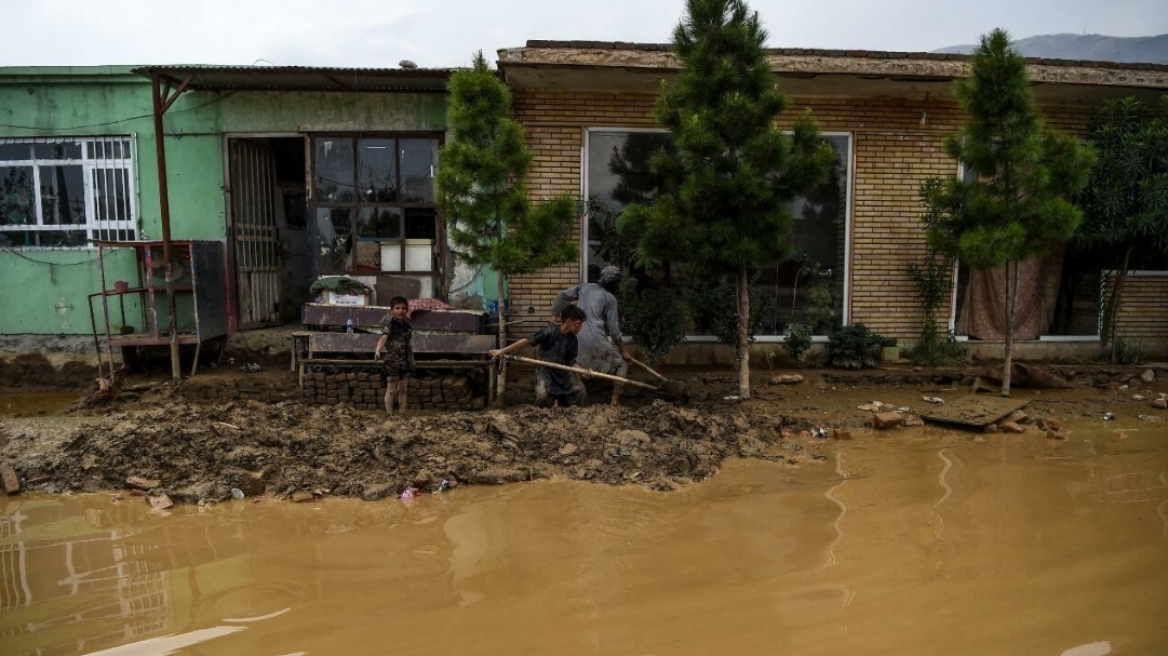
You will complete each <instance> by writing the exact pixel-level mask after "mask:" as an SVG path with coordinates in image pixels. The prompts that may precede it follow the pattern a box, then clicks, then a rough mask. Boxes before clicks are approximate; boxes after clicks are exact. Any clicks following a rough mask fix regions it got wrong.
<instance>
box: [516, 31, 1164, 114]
mask: <svg viewBox="0 0 1168 656" xmlns="http://www.w3.org/2000/svg"><path fill="white" fill-rule="evenodd" d="M767 58H768V59H769V61H770V64H771V68H772V70H774V72H775V75H776V77H777V78H778V79H779V84H780V86H781V87H782V89H783V90H784V91H785V92H786V93H788V94H790V95H791V96H794V97H799V98H900V99H909V100H919V99H925V98H929V97H931V98H933V99H940V98H946V97H949V96H950V95H951V91H950V85H951V83H952V82H953V80H955V79H957V78H961V77H966V76H968V72H969V61H970V58H969V57H968V56H966V55H953V54H937V53H909V52H872V51H843V50H803V49H782V50H769V51H767ZM1027 61H1028V65H1029V69H1030V78H1031V81H1032V82H1033V84H1034V87H1035V96H1036V99H1037V101H1038V102H1039V103H1040V104H1045V105H1086V106H1096V105H1098V104H1099V103H1100V102H1101V101H1102V100H1104V99H1106V98H1112V97H1116V96H1126V95H1135V96H1140V97H1145V98H1148V99H1153V98H1155V97H1156V96H1159V95H1162V94H1163V93H1165V91H1168V66H1163V65H1157V64H1114V63H1109V62H1084V61H1067V60H1048V59H1030V60H1027ZM679 68H680V65H679V63H678V60H677V58H676V56H675V55H674V54H673V52H672V51H671V49H670V47H669V46H668V45H664V44H628V43H596V42H552V41H529V42H528V45H527V46H526V47H524V48H509V49H503V50H500V51H499V69H500V70H501V71H503V73H504V75H505V78H506V80H507V82H508V83H509V84H511V85H512V86H514V87H516V88H520V89H524V88H529V89H550V90H584V91H626V92H640V93H655V92H656V91H657V90H658V89H659V88H660V84H661V80H663V79H668V78H669V77H672V76H673V75H676V74H677V72H678V70H679Z"/></svg>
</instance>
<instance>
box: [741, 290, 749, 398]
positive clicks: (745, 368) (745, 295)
mask: <svg viewBox="0 0 1168 656" xmlns="http://www.w3.org/2000/svg"><path fill="white" fill-rule="evenodd" d="M738 398H740V399H743V400H745V399H749V398H750V279H749V278H748V277H747V273H746V269H740V270H739V271H738Z"/></svg>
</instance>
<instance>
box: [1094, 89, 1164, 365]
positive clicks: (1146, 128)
mask: <svg viewBox="0 0 1168 656" xmlns="http://www.w3.org/2000/svg"><path fill="white" fill-rule="evenodd" d="M1160 100H1161V102H1160V105H1161V107H1160V108H1159V109H1160V111H1159V112H1157V111H1153V108H1150V107H1148V106H1146V105H1145V104H1144V103H1142V102H1141V101H1139V100H1138V99H1136V98H1131V97H1129V98H1121V99H1115V100H1108V101H1107V102H1106V104H1105V105H1104V108H1103V111H1102V112H1101V113H1100V115H1099V116H1098V117H1096V119H1095V120H1094V121H1093V122H1092V125H1091V136H1090V141H1091V144H1092V145H1093V146H1094V147H1095V151H1096V153H1098V156H1099V161H1098V163H1097V165H1096V166H1095V169H1094V171H1093V172H1092V174H1091V179H1090V182H1089V184H1088V185H1087V188H1086V189H1085V190H1084V192H1083V194H1082V196H1081V197H1080V202H1081V203H1082V206H1083V215H1084V220H1083V225H1082V227H1080V229H1079V232H1078V233H1077V234H1076V235H1075V238H1076V239H1077V240H1078V241H1079V242H1080V243H1081V244H1083V245H1084V246H1088V247H1097V248H1102V249H1110V250H1112V251H1114V252H1115V255H1114V259H1111V261H1110V262H1109V264H1110V265H1111V266H1110V268H1112V269H1113V270H1115V271H1118V272H1119V274H1118V276H1117V279H1116V281H1115V283H1114V284H1113V285H1111V286H1110V288H1109V290H1108V298H1107V300H1106V303H1105V305H1104V308H1105V309H1104V313H1103V322H1102V323H1103V343H1104V344H1105V345H1107V344H1111V345H1112V347H1113V348H1112V349H1111V352H1112V356H1113V359H1116V360H1118V358H1119V355H1120V353H1119V348H1118V343H1112V342H1113V340H1112V337H1113V336H1114V334H1115V323H1116V320H1117V316H1118V308H1119V301H1120V298H1121V297H1122V295H1123V283H1124V280H1125V278H1126V277H1127V271H1128V270H1129V269H1130V268H1138V266H1137V264H1136V263H1137V262H1140V261H1142V260H1143V259H1144V258H1149V257H1155V256H1156V255H1161V256H1163V255H1164V254H1166V253H1168V116H1166V115H1165V114H1166V113H1168V95H1165V96H1161V99H1160Z"/></svg>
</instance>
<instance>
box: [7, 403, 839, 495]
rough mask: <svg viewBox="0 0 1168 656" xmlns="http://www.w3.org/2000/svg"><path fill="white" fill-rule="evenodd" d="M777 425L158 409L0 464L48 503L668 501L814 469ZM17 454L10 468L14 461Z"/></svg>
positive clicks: (91, 427)
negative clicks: (524, 485)
mask: <svg viewBox="0 0 1168 656" xmlns="http://www.w3.org/2000/svg"><path fill="white" fill-rule="evenodd" d="M791 423H792V421H791V420H790V419H784V418H783V417H781V416H778V415H766V414H742V413H739V411H738V410H737V409H735V408H732V407H712V408H693V407H686V408H682V407H676V406H673V405H670V404H667V403H663V402H659V401H658V402H654V403H652V404H650V405H646V406H644V407H640V408H622V409H614V408H610V407H606V406H593V407H587V408H576V409H568V410H564V409H548V410H545V409H538V408H532V407H520V408H516V409H514V410H510V411H507V412H488V413H447V414H436V415H427V416H416V417H410V416H406V417H404V418H402V417H393V418H386V417H385V416H379V415H376V414H373V413H363V412H357V411H354V410H351V409H349V408H347V407H344V406H328V407H321V406H316V407H305V406H303V405H300V404H297V403H294V402H285V403H280V404H275V405H266V404H261V403H255V402H249V401H244V402H238V403H229V404H227V405H225V406H222V407H215V408H212V407H205V406H198V405H190V404H182V403H170V404H165V405H161V406H158V407H155V408H151V409H146V410H141V411H135V412H128V413H119V414H114V415H110V416H107V417H106V418H103V419H101V420H99V421H97V422H93V423H89V424H86V425H82V426H76V427H71V428H64V429H62V428H58V429H57V430H59V431H60V430H63V431H65V432H64V433H62V434H58V435H56V436H55V437H50V436H46V435H44V434H39V435H38V433H37V431H36V430H34V429H30V428H27V427H25V428H21V429H10V430H8V431H7V432H8V444H7V445H4V448H3V449H0V451H2V452H3V453H0V457H2V456H4V455H8V456H15V458H14V461H15V463H16V465H17V468H18V470H20V473H21V476H22V478H24V479H25V481H26V485H27V483H32V484H33V485H32V487H34V488H41V489H45V490H46V491H49V492H61V491H65V490H73V491H79V492H80V491H96V490H99V489H124V488H125V487H126V483H125V481H126V479H127V478H128V477H131V476H137V477H142V478H144V479H153V480H157V481H159V482H160V488H159V491H161V492H165V493H166V494H168V495H169V496H170V497H171V498H173V499H174V500H175V501H178V502H185V503H197V502H200V501H203V502H205V501H220V500H223V499H226V498H228V497H229V496H230V495H231V489H232V488H238V489H239V490H241V491H243V492H244V493H245V494H247V495H248V496H257V495H261V494H266V495H269V496H271V495H275V496H290V495H293V494H295V493H297V492H300V493H302V494H301V495H300V497H301V498H303V497H304V496H305V495H304V494H303V493H304V492H308V493H312V494H314V495H317V496H324V495H336V496H354V497H362V498H365V499H378V498H382V497H386V496H393V495H396V494H398V493H400V492H401V491H402V490H403V489H404V488H405V487H407V486H409V485H412V484H414V482H415V481H419V482H420V483H421V484H422V485H425V484H426V483H427V482H429V481H433V485H434V486H437V484H438V481H441V480H442V479H447V480H450V481H457V482H458V483H463V484H467V483H469V484H501V483H510V482H517V481H524V480H533V479H541V478H549V477H553V476H559V477H566V478H573V479H580V480H589V481H596V482H603V483H608V484H639V485H647V486H649V487H651V488H653V489H659V490H669V489H674V488H677V487H679V486H681V485H685V484H686V483H689V482H692V481H698V480H702V479H704V478H707V477H709V476H711V475H712V474H714V473H715V472H716V471H717V469H718V466H719V464H720V463H721V462H722V461H723V460H724V459H726V458H727V457H731V456H743V457H760V458H768V459H775V460H780V461H785V462H789V463H790V464H796V463H798V462H801V461H807V460H811V459H823V458H824V456H822V455H820V454H819V444H820V442H818V441H816V440H814V439H807V438H806V437H800V436H799V435H797V434H796V433H795V431H793V430H791V429H790V428H787V429H784V425H787V426H790V424H791ZM18 454H19V455H18Z"/></svg>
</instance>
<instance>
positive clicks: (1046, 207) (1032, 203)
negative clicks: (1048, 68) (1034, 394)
mask: <svg viewBox="0 0 1168 656" xmlns="http://www.w3.org/2000/svg"><path fill="white" fill-rule="evenodd" d="M956 95H957V100H958V103H959V104H960V105H961V108H962V109H963V110H965V113H966V116H967V119H966V121H965V124H964V125H963V126H962V128H961V131H960V132H959V133H958V134H956V135H954V136H952V137H950V138H949V139H948V140H946V149H947V150H948V153H949V155H950V157H952V158H954V159H955V160H957V161H959V162H962V163H963V164H964V165H965V166H967V167H969V168H970V169H972V171H974V172H976V173H977V176H976V177H975V178H972V179H969V180H965V179H959V178H957V177H956V176H950V177H949V178H947V179H944V180H930V181H928V182H926V183H925V184H924V185H923V186H922V188H921V194H922V197H923V199H924V201H925V204H926V206H927V208H928V209H927V211H926V216H925V222H926V225H928V241H929V247H930V249H931V250H932V251H934V252H937V253H943V254H945V255H947V256H951V257H957V258H960V259H961V261H962V262H963V263H964V264H966V265H968V266H969V267H970V268H971V269H977V270H985V269H993V268H997V267H1001V266H1003V265H1005V266H1006V276H1005V278H1006V285H1005V301H1006V302H1005V306H1006V358H1005V362H1004V363H1003V373H1002V393H1003V394H1004V395H1006V396H1009V394H1010V372H1011V364H1010V363H1011V359H1012V357H1013V348H1014V318H1015V316H1016V305H1017V299H1018V280H1017V276H1018V266H1017V263H1018V261H1019V260H1023V259H1025V258H1028V257H1031V256H1034V255H1038V254H1040V253H1045V252H1048V251H1049V250H1050V248H1051V246H1052V244H1058V243H1060V242H1065V241H1066V240H1068V239H1070V238H1071V236H1072V235H1073V234H1074V233H1075V229H1076V228H1077V227H1078V226H1079V223H1080V222H1081V220H1082V215H1081V213H1080V212H1079V209H1078V208H1077V207H1075V206H1074V205H1073V204H1072V203H1071V198H1072V197H1073V196H1074V195H1075V194H1076V193H1078V191H1079V190H1080V189H1082V188H1083V186H1084V185H1086V184H1087V176H1088V175H1089V174H1090V171H1091V167H1092V165H1093V164H1094V161H1095V155H1094V152H1093V151H1092V149H1091V148H1090V147H1087V146H1083V145H1081V144H1080V143H1079V142H1078V141H1076V140H1075V139H1073V138H1072V137H1068V136H1065V135H1062V134H1058V133H1055V132H1050V131H1046V130H1045V129H1044V128H1043V125H1042V121H1041V120H1040V119H1039V117H1038V111H1037V110H1036V109H1035V107H1034V101H1033V92H1032V90H1031V87H1030V78H1029V75H1028V74H1027V71H1026V61H1025V59H1023V58H1022V56H1021V55H1019V54H1018V52H1017V51H1016V50H1014V49H1013V47H1011V45H1010V37H1009V35H1008V34H1006V32H1005V31H1004V30H1000V29H998V30H994V31H993V32H991V33H990V34H988V35H984V36H982V38H981V44H980V45H979V46H978V48H977V50H975V51H974V53H973V58H972V61H971V62H970V77H968V78H965V79H961V80H958V81H957V83H956Z"/></svg>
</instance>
